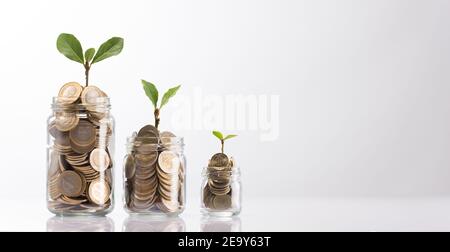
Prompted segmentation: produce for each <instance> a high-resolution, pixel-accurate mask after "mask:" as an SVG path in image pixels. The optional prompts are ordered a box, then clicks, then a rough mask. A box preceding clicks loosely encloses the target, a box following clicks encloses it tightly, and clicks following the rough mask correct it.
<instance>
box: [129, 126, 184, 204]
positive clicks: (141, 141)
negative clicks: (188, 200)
mask: <svg viewBox="0 0 450 252" xmlns="http://www.w3.org/2000/svg"><path fill="white" fill-rule="evenodd" d="M174 138H176V136H175V135H174V134H172V133H170V132H161V133H160V132H159V131H158V129H156V128H155V127H154V126H151V125H147V126H145V127H143V128H142V129H141V130H140V131H139V133H137V135H135V137H134V139H133V141H132V143H131V144H132V146H131V151H130V154H129V155H128V156H127V158H126V160H125V200H126V208H127V209H128V210H129V211H131V212H138V213H139V212H154V211H161V212H163V213H176V212H178V211H179V210H180V209H181V208H182V206H183V205H184V198H183V197H184V191H183V187H184V160H183V159H182V158H181V157H182V153H180V151H179V150H178V149H177V148H176V146H174V144H172V141H173V139H174Z"/></svg>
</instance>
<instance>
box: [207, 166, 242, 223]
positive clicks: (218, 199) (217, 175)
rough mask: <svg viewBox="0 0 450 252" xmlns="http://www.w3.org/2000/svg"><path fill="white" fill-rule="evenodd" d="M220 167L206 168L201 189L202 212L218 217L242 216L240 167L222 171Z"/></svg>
mask: <svg viewBox="0 0 450 252" xmlns="http://www.w3.org/2000/svg"><path fill="white" fill-rule="evenodd" d="M220 169H222V168H220V167H217V168H215V167H205V168H204V169H203V174H202V177H203V182H202V187H201V201H202V202H201V212H202V213H203V214H205V215H209V216H216V217H230V216H235V215H238V214H240V212H241V209H242V183H241V173H240V169H239V167H236V166H234V167H232V169H231V170H227V171H220Z"/></svg>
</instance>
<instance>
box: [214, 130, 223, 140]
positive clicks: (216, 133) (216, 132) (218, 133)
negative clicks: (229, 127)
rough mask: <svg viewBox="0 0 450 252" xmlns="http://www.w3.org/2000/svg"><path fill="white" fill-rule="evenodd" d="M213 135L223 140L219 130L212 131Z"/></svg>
mask: <svg viewBox="0 0 450 252" xmlns="http://www.w3.org/2000/svg"><path fill="white" fill-rule="evenodd" d="M213 135H214V136H216V137H217V138H219V140H223V134H222V133H221V132H219V131H213Z"/></svg>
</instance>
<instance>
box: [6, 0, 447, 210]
mask: <svg viewBox="0 0 450 252" xmlns="http://www.w3.org/2000/svg"><path fill="white" fill-rule="evenodd" d="M449 13H450V2H449V1H445V0H433V1H430V0H427V1H425V0H423V1H421V0H414V1H412V0H394V1H393V0H377V1H375V0H358V1H356V0H354V1H350V0H342V1H334V0H318V1H317V0H315V1H312V0H311V1H301V0H298V1H294V0H226V1H225V0H191V1H184V0H179V1H174V0H164V1H156V0H145V1H115V0H108V1H76V2H73V1H50V0H39V1H32V0H15V1H1V2H0V32H1V33H0V48H1V54H0V83H1V87H2V91H1V92H0V95H1V99H0V109H1V111H2V120H1V122H2V123H1V126H0V129H1V130H0V153H1V154H0V155H1V165H0V168H1V175H2V181H1V183H0V201H1V200H8V199H13V198H15V199H19V200H21V199H23V200H27V199H34V200H36V199H39V202H42V204H40V205H39V204H38V205H33V206H31V207H32V208H39V209H42V208H45V174H46V172H45V169H46V168H45V153H46V118H47V116H49V115H50V103H51V98H52V96H55V95H56V94H57V92H58V90H59V88H60V86H61V85H62V84H63V83H65V82H68V81H73V80H75V81H80V82H82V81H83V69H82V66H81V65H79V64H77V63H75V62H71V61H69V60H67V59H66V58H64V57H63V56H62V55H60V54H59V53H58V52H57V50H56V38H57V36H58V34H59V33H61V32H68V33H73V34H75V35H77V37H78V38H79V39H80V40H81V42H82V44H83V45H85V47H86V48H87V47H98V46H99V44H100V43H101V42H103V41H105V40H106V39H107V38H109V37H111V36H121V37H124V38H125V49H124V51H123V53H122V54H121V55H120V56H118V57H115V58H112V59H109V60H106V61H104V62H101V63H99V64H98V65H95V66H94V67H93V69H92V80H91V82H92V83H93V84H95V85H97V86H99V87H101V88H102V89H104V90H105V91H106V92H107V93H108V94H109V95H110V97H111V98H112V105H113V114H114V116H115V118H116V121H117V125H116V126H117V127H116V129H117V131H116V164H117V166H116V171H115V172H116V177H117V178H118V179H117V185H116V186H117V190H116V193H117V196H118V197H117V199H118V202H119V203H118V204H117V206H118V207H117V208H119V209H120V205H121V203H120V199H121V195H122V190H121V182H122V180H121V175H120V174H121V166H122V157H123V156H124V154H125V139H126V137H127V136H128V135H130V134H131V132H132V131H134V130H137V129H139V128H140V127H141V126H143V125H145V124H146V123H148V122H151V121H152V112H151V105H150V103H149V101H148V99H147V98H146V97H145V95H144V92H143V91H142V88H141V85H140V79H141V78H144V79H147V80H149V81H152V82H155V83H157V84H158V85H159V86H161V88H162V89H166V88H169V87H171V86H174V85H175V84H182V89H181V91H180V94H181V95H189V94H190V92H191V90H192V89H193V88H195V87H199V88H202V90H203V91H204V92H205V93H207V94H220V95H228V94H256V95H259V94H268V95H272V94H273V95H280V101H281V103H280V122H279V124H280V137H279V139H278V140H277V141H273V142H261V141H260V139H259V132H256V131H238V132H237V133H238V134H239V135H240V136H239V138H237V139H235V140H232V141H230V143H229V145H228V146H227V148H228V151H229V152H230V153H232V154H233V155H234V156H235V157H236V158H237V159H238V160H239V163H240V166H241V169H242V171H243V181H244V186H245V188H244V189H245V193H244V195H245V198H244V206H245V200H246V199H257V198H267V199H268V198H271V197H272V198H300V197H369V196H370V197H410V196H450V186H449V183H448V181H449V179H450V169H449V165H450V155H449V151H450V130H449V129H450V120H448V115H449V112H450V106H449V105H450V104H449V101H450V100H449V99H448V97H449V95H450V71H449V67H450V32H449V31H450V29H449V28H450V27H449V25H450V15H449ZM175 99H176V98H175ZM163 113H164V114H163V115H162V116H163V122H162V128H165V129H169V130H170V129H172V127H173V126H172V125H170V121H169V120H168V119H167V120H166V121H164V118H170V116H171V113H172V112H171V107H170V106H169V107H167V109H166V110H165V111H164V112H163ZM168 121H169V122H168ZM177 133H178V135H182V136H184V137H185V141H186V155H187V157H188V161H189V164H188V176H189V177H188V184H187V186H188V204H189V205H190V207H192V208H193V209H197V208H196V207H197V206H198V204H199V191H200V189H199V187H200V173H201V169H202V167H203V166H204V165H205V163H206V162H207V160H208V158H209V157H210V156H211V154H213V153H214V152H217V150H218V144H217V142H216V140H215V139H214V138H213V137H212V136H211V135H210V132H209V129H204V130H184V131H180V132H177ZM232 133H234V132H232ZM9 208H14V205H12V206H9Z"/></svg>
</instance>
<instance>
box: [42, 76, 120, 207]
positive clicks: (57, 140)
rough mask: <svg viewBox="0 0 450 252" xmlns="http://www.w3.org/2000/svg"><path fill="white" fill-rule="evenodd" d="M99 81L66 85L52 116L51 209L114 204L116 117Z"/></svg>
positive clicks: (50, 141) (55, 102)
mask: <svg viewBox="0 0 450 252" xmlns="http://www.w3.org/2000/svg"><path fill="white" fill-rule="evenodd" d="M110 108H111V106H110V103H109V98H108V97H107V96H106V94H104V93H103V92H102V91H101V90H100V89H98V88H97V87H94V86H89V87H85V88H83V87H82V86H81V85H80V84H78V83H68V84H66V85H64V86H63V87H62V89H61V91H60V93H59V96H58V97H55V98H54V100H53V105H52V115H51V116H50V118H49V120H48V133H49V134H48V173H47V183H48V184H47V192H48V193H47V202H48V209H49V210H50V211H51V212H52V213H55V214H83V213H85V214H100V215H103V214H107V213H109V212H110V211H111V210H112V207H113V191H114V190H113V189H114V188H113V185H114V180H113V170H112V169H113V165H114V162H113V160H114V159H113V156H112V154H113V153H114V119H113V117H112V116H111V114H110Z"/></svg>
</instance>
